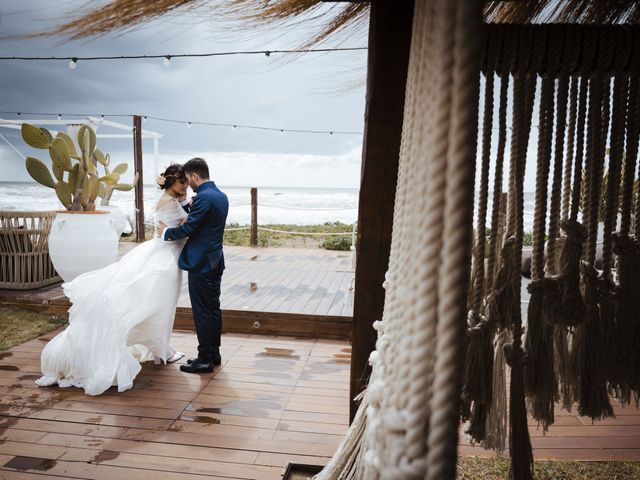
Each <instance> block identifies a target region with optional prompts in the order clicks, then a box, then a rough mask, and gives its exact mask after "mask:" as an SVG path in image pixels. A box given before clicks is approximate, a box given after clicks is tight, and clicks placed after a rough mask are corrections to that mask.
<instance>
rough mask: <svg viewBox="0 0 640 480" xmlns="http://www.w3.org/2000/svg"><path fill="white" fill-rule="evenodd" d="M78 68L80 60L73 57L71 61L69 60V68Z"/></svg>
mask: <svg viewBox="0 0 640 480" xmlns="http://www.w3.org/2000/svg"><path fill="white" fill-rule="evenodd" d="M77 66H78V59H77V58H76V57H73V58H72V59H71V60H69V68H70V69H71V70H75V69H76V67H77Z"/></svg>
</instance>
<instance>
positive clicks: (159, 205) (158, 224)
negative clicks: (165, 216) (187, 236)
mask: <svg viewBox="0 0 640 480" xmlns="http://www.w3.org/2000/svg"><path fill="white" fill-rule="evenodd" d="M170 201H171V199H170V198H165V197H164V196H162V197H160V199H159V200H158V203H156V215H157V213H158V211H159V210H160V209H161V208H162V207H164V206H165V205H167V204H168V203H169V202H170ZM161 224H162V225H164V223H162V222H154V224H153V226H154V228H155V232H154V233H155V235H156V237H158V236H160V235H159V233H161V231H162V229H163V228H164V227H162V225H161Z"/></svg>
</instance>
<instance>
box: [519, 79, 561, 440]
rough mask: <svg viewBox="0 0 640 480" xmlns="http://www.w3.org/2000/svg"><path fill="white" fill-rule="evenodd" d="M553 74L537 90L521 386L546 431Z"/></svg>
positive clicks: (549, 410)
mask: <svg viewBox="0 0 640 480" xmlns="http://www.w3.org/2000/svg"><path fill="white" fill-rule="evenodd" d="M553 87H554V82H553V78H551V77H549V76H543V77H542V88H541V93H540V113H539V121H540V133H539V134H538V160H537V167H536V200H535V217H534V223H533V238H532V242H533V250H532V254H531V283H530V284H529V286H528V290H529V293H531V297H530V298H529V307H528V312H527V329H526V338H525V351H526V352H527V356H528V358H527V364H526V366H525V387H526V390H527V395H528V397H529V400H530V404H531V414H532V416H533V418H534V419H536V420H537V421H538V422H539V423H540V424H542V427H543V429H544V430H545V431H546V430H547V429H548V427H549V425H551V424H552V423H553V420H554V415H553V404H554V400H555V392H556V385H555V378H556V377H555V370H554V362H553V348H552V347H551V346H552V340H551V338H552V337H551V335H552V332H553V328H552V327H551V325H549V324H548V323H547V322H546V321H545V318H544V316H543V313H544V301H545V298H544V296H545V290H547V289H548V288H549V287H550V283H549V282H547V281H546V279H545V278H544V244H545V238H544V237H545V220H546V217H547V182H548V176H549V162H550V159H551V140H552V135H553V114H554V98H553V93H554V91H553V89H554V88H553Z"/></svg>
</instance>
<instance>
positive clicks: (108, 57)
mask: <svg viewBox="0 0 640 480" xmlns="http://www.w3.org/2000/svg"><path fill="white" fill-rule="evenodd" d="M366 49H367V47H339V48H298V49H288V50H239V51H227V52H207V53H180V54H162V55H105V56H95V57H35V56H34V57H18V56H0V60H26V61H56V60H70V61H71V62H73V63H77V62H78V61H79V60H83V61H94V60H139V59H153V58H162V59H164V60H163V62H164V64H165V65H166V66H169V65H170V64H171V59H172V58H198V57H224V56H230V55H266V56H267V57H269V56H271V54H272V53H280V54H287V53H294V54H295V53H298V54H300V53H326V52H355V51H362V50H366ZM71 62H70V63H69V67H70V68H75V67H72V66H71Z"/></svg>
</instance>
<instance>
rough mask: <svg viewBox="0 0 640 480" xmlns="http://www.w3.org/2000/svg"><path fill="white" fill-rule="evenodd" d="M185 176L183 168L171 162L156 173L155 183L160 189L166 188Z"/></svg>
mask: <svg viewBox="0 0 640 480" xmlns="http://www.w3.org/2000/svg"><path fill="white" fill-rule="evenodd" d="M186 179H187V177H186V175H185V174H184V168H182V165H180V164H179V163H172V164H171V165H169V166H168V167H167V169H166V170H165V171H164V172H163V173H161V174H160V175H158V177H157V178H156V183H157V184H158V186H159V187H160V188H161V189H162V190H166V189H167V188H169V187H171V185H173V184H174V183H175V182H177V181H178V180H186Z"/></svg>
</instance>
